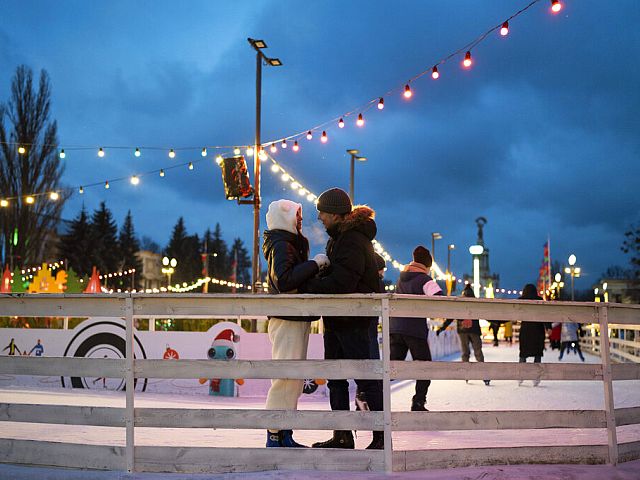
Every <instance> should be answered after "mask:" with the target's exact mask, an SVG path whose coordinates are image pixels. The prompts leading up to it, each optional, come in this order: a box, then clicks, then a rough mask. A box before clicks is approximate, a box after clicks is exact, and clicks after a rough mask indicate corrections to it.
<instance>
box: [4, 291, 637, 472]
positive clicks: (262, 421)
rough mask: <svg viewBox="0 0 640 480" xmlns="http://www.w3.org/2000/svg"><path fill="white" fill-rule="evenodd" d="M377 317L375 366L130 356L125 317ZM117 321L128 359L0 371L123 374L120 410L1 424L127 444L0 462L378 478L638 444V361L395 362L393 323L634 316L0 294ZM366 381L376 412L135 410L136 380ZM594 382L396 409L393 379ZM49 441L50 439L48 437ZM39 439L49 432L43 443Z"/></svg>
mask: <svg viewBox="0 0 640 480" xmlns="http://www.w3.org/2000/svg"><path fill="white" fill-rule="evenodd" d="M267 313H268V314H270V315H310V314H321V315H327V316H329V315H352V316H381V317H382V325H383V358H382V359H381V360H336V361H324V360H304V361H294V360H281V361H273V360H268V361H267V360H265V361H255V360H252V361H246V360H245V361H242V360H237V361H230V362H210V361H206V360H176V361H172V362H166V361H163V360H142V359H140V360H136V359H134V357H133V335H134V329H133V320H134V318H152V317H164V318H166V317H172V318H187V317H188V318H209V317H212V316H219V315H265V314H267ZM7 315H16V316H69V317H81V316H121V317H124V318H125V320H126V336H127V338H126V341H127V355H126V359H86V358H51V357H47V358H37V357H0V374H13V375H68V376H94V377H111V378H124V379H125V380H126V407H125V408H106V407H79V406H60V405H38V404H0V421H12V422H42V423H45V424H72V425H102V426H112V427H123V426H124V427H125V429H126V446H125V447H118V446H113V445H79V444H70V443H58V442H48V441H46V440H43V441H33V440H17V439H1V440H0V462H9V463H22V464H31V465H55V466H65V467H75V468H86V469H110V470H127V471H130V472H132V471H149V472H212V473H213V472H238V471H255V470H269V469H322V470H384V471H387V472H391V471H403V470H419V469H425V468H437V467H449V466H464V465H479V464H509V463H607V462H608V463H611V464H616V463H617V462H618V461H626V460H631V459H635V458H640V441H636V442H629V443H618V441H617V435H616V426H622V425H630V424H637V423H640V407H633V408H619V409H615V408H614V403H613V381H614V380H638V379H640V365H638V364H612V363H611V361H610V354H609V348H610V347H609V342H608V341H601V342H600V349H601V358H602V362H601V364H531V363H499V362H494V363H491V362H486V363H461V362H402V361H394V362H392V361H390V359H389V349H388V348H384V346H386V345H389V328H388V327H389V316H410V317H416V318H418V317H421V318H424V317H432V318H434V317H441V318H485V319H492V320H514V321H515V320H529V321H544V322H581V323H597V324H599V330H600V335H601V337H600V338H601V339H608V328H609V323H610V322H611V323H615V324H621V325H622V324H624V325H639V324H640V306H628V305H620V304H612V303H569V302H562V303H560V302H553V303H545V302H542V301H518V300H486V299H470V298H447V297H422V296H410V295H381V294H379V295H340V296H328V295H324V296H320V295H318V296H311V295H278V296H271V295H179V294H178V295H176V294H167V295H144V294H133V295H131V294H119V295H108V296H104V295H7V294H5V295H0V316H7ZM199 377H203V378H273V377H276V378H283V377H284V378H362V379H381V380H382V381H383V393H384V411H382V412H346V411H343V412H327V411H297V412H291V411H267V410H229V409H224V410H216V409H211V410H209V409H207V410H201V409H197V410H196V409H182V408H180V409H164V408H163V409H154V408H136V406H135V393H134V392H135V389H134V379H135V378H172V379H176V378H199ZM392 378H394V379H432V380H441V379H470V380H476V379H477V380H481V379H484V378H492V379H496V380H534V379H542V380H601V381H602V385H603V396H604V404H605V409H604V410H586V411H585V410H581V411H572V410H555V411H548V410H539V411H499V412H490V411H489V412H478V411H472V412H392V411H391V390H390V380H391V379H392ZM136 426H137V427H160V428H234V429H257V428H260V429H267V428H278V429H288V428H292V429H307V430H317V429H326V430H333V429H341V430H348V429H357V430H384V436H385V449H384V450H378V451H376V450H323V449H311V448H309V449H284V448H283V449H273V448H271V449H266V448H211V447H166V446H136V444H135V430H134V427H136ZM545 428H600V429H606V430H605V431H606V432H607V443H606V445H605V444H603V445H581V446H536V447H505V448H473V449H468V448H462V449H446V450H445V449H442V450H406V451H405V450H394V449H393V444H392V437H391V434H392V432H393V431H422V430H424V431H435V430H491V429H496V430H503V429H545ZM45 432H46V430H45ZM44 436H45V437H46V433H45V435H44Z"/></svg>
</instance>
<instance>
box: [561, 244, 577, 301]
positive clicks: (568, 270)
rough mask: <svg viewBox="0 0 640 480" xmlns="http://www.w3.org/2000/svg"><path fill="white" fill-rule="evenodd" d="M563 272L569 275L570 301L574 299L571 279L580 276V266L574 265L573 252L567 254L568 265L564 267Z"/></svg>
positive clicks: (574, 257)
mask: <svg viewBox="0 0 640 480" xmlns="http://www.w3.org/2000/svg"><path fill="white" fill-rule="evenodd" d="M564 272H565V273H568V274H570V275H571V301H574V300H575V295H574V289H573V279H574V278H577V277H580V267H576V256H575V255H574V254H573V253H572V254H571V255H569V266H568V267H565V269H564Z"/></svg>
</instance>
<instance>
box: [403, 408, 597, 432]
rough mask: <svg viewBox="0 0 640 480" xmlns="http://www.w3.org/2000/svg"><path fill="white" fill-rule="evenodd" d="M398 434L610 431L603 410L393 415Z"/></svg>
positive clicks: (410, 413) (409, 413)
mask: <svg viewBox="0 0 640 480" xmlns="http://www.w3.org/2000/svg"><path fill="white" fill-rule="evenodd" d="M392 425H393V430H394V431H442V430H513V429H515V430H520V429H543V428H606V426H607V423H606V420H605V416H604V411H602V410H514V411H510V410H504V411H503V410H500V411H495V410H492V411H473V412H393V413H392Z"/></svg>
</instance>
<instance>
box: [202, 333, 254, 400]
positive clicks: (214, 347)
mask: <svg viewBox="0 0 640 480" xmlns="http://www.w3.org/2000/svg"><path fill="white" fill-rule="evenodd" d="M239 341H240V336H239V335H236V334H235V333H233V330H231V329H230V328H227V329H225V330H222V331H221V332H220V333H219V334H218V335H217V336H216V338H215V339H214V340H213V342H212V343H211V346H210V347H209V350H208V351H207V357H208V358H209V359H210V360H233V359H235V358H236V348H235V344H236V343H238V342H239ZM206 381H207V379H206V378H201V379H200V384H204V383H205V382H206ZM233 382H234V381H233V380H232V379H230V378H212V379H209V395H216V396H223V397H233V396H234V394H235V388H234V387H235V386H234V383H233ZM235 382H236V383H237V384H238V385H243V384H244V380H243V379H241V378H239V379H237V380H235Z"/></svg>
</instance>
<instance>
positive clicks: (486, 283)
mask: <svg viewBox="0 0 640 480" xmlns="http://www.w3.org/2000/svg"><path fill="white" fill-rule="evenodd" d="M486 223H487V219H486V218H484V217H478V218H476V225H477V226H478V238H477V240H476V245H482V247H483V248H484V251H483V252H482V254H481V255H479V258H480V295H481V296H482V297H485V296H487V292H488V293H489V296H490V297H493V296H494V292H496V291H497V290H498V288H499V286H500V275H499V274H497V273H494V274H492V273H491V268H490V267H489V249H488V248H487V246H486V245H485V244H484V232H483V228H484V226H485V225H486ZM464 280H465V282H468V283H473V260H472V263H471V274H466V273H465V274H464Z"/></svg>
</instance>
